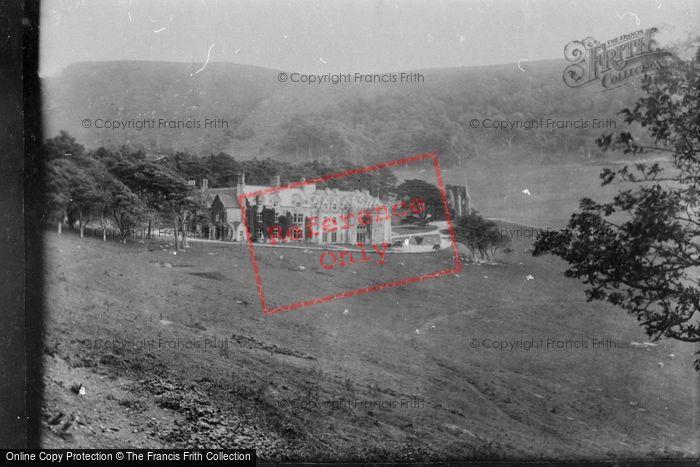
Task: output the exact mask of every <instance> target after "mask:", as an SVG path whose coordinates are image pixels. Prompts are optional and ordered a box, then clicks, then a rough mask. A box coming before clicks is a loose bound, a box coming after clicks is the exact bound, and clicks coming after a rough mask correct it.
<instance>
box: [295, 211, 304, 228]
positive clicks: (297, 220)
mask: <svg viewBox="0 0 700 467" xmlns="http://www.w3.org/2000/svg"><path fill="white" fill-rule="evenodd" d="M294 223H295V224H298V225H301V224H303V223H304V214H302V213H298V212H295V213H294Z"/></svg>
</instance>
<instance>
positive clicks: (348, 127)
mask: <svg viewBox="0 0 700 467" xmlns="http://www.w3.org/2000/svg"><path fill="white" fill-rule="evenodd" d="M564 67H565V63H564V62H563V61H558V60H557V61H542V62H528V63H525V64H524V69H525V71H521V70H519V69H518V68H517V67H516V66H515V64H511V65H498V66H485V67H471V68H450V69H433V70H421V71H420V73H422V74H423V75H424V81H423V82H420V83H413V84H409V83H405V84H401V83H394V84H387V83H374V84H368V83H352V82H351V83H339V84H337V85H332V84H322V85H319V84H312V85H308V84H302V83H291V82H289V81H288V82H286V83H281V82H279V81H278V74H279V73H280V72H279V70H271V69H265V68H260V67H254V66H248V65H237V64H231V63H210V64H208V65H207V67H206V68H205V69H204V70H203V71H201V72H199V73H195V72H196V71H197V69H199V68H200V65H199V64H197V65H195V64H186V63H166V62H138V61H118V62H85V63H78V64H74V65H71V66H69V67H68V68H66V69H65V70H64V71H63V72H62V73H61V74H60V75H58V76H55V77H49V78H45V79H44V82H43V88H44V107H45V116H46V120H45V126H46V136H47V137H49V136H53V135H55V134H57V133H58V132H59V131H60V130H66V131H68V132H69V133H70V134H72V135H73V136H75V137H76V138H77V140H78V141H80V142H82V143H84V144H85V145H86V146H87V147H89V148H96V147H99V146H107V147H120V146H122V145H127V146H131V147H136V148H144V149H146V150H148V151H157V152H174V151H188V152H191V153H196V154H200V155H207V154H210V153H213V154H216V153H218V152H220V151H223V152H227V153H229V154H231V155H233V156H234V157H236V158H237V159H249V158H252V157H267V156H269V157H273V158H277V159H280V160H312V159H318V160H331V161H338V160H343V161H352V162H354V163H358V164H359V163H364V162H372V161H380V160H381V161H383V160H390V159H392V158H399V157H405V156H406V155H407V154H416V153H420V152H425V151H438V152H439V153H440V154H441V157H442V160H443V161H444V163H445V164H451V163H459V161H461V160H464V159H468V158H477V159H478V158H483V159H488V160H489V161H491V162H493V161H494V160H495V161H501V162H504V163H512V162H513V161H514V160H515V161H516V162H530V163H532V162H536V163H553V162H559V161H562V160H566V161H569V162H572V161H584V160H585V161H587V160H589V158H590V157H591V156H596V155H598V156H600V154H597V152H596V149H595V147H594V144H593V140H594V139H595V138H596V137H597V136H599V135H600V134H601V132H602V130H601V129H600V128H597V129H594V128H590V127H589V128H568V129H557V128H543V129H531V128H510V129H508V128H505V129H492V128H491V129H487V128H483V124H482V125H480V127H479V128H476V129H475V128H472V127H471V126H470V123H471V121H472V120H473V119H477V120H479V121H480V122H483V120H484V119H490V120H495V121H500V120H517V121H532V120H536V121H539V120H541V119H544V120H546V119H547V118H550V119H553V120H562V121H572V122H574V121H581V120H582V119H584V120H587V121H590V120H591V119H593V118H595V119H599V120H605V119H613V120H617V123H618V128H620V127H621V126H622V121H621V120H619V119H617V116H616V113H617V112H618V111H619V110H620V109H621V108H623V107H625V106H628V105H631V104H632V102H633V100H634V94H635V89H634V88H633V87H631V86H628V87H626V88H621V89H618V90H615V91H611V92H606V93H602V92H600V89H598V88H595V86H590V87H587V88H583V89H571V88H568V87H567V86H565V85H564V83H563V82H562V79H561V76H562V71H563V69H564ZM86 118H87V119H90V120H91V121H93V122H94V121H95V120H96V119H104V120H124V121H129V120H143V119H152V118H156V119H158V118H163V119H165V120H168V121H173V120H175V121H177V120H180V121H187V120H192V121H194V120H199V121H203V119H205V118H209V119H224V120H226V121H227V122H228V128H223V129H222V128H215V129H205V128H198V129H183V128H180V129H168V128H165V129H136V128H127V129H120V130H111V129H99V128H95V125H94V124H93V125H92V126H91V127H90V128H84V127H83V126H82V124H81V122H82V121H83V119H86Z"/></svg>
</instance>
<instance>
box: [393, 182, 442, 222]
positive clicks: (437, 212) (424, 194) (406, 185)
mask: <svg viewBox="0 0 700 467" xmlns="http://www.w3.org/2000/svg"><path fill="white" fill-rule="evenodd" d="M396 194H397V196H398V197H399V198H400V199H401V200H403V201H405V202H406V203H410V202H411V201H412V200H415V199H418V198H420V199H422V200H423V201H424V202H425V207H426V209H424V210H423V212H421V213H420V214H419V216H418V217H419V219H420V220H421V221H422V222H426V221H427V220H428V216H430V220H442V219H445V209H444V206H443V203H442V196H441V195H440V190H439V189H438V187H436V186H435V185H432V184H430V183H428V182H424V181H423V180H418V179H412V180H406V181H405V182H403V183H402V184H401V185H399V186H398V188H396Z"/></svg>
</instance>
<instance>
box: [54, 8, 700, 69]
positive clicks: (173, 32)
mask: <svg viewBox="0 0 700 467" xmlns="http://www.w3.org/2000/svg"><path fill="white" fill-rule="evenodd" d="M699 14H700V0H641V1H640V0H629V1H628V0H619V1H610V0H607V1H606V0H596V1H585V0H579V1H563V0H541V1H540V0H524V1H516V0H497V1H484V0H482V1H473V0H342V1H340V0H221V1H218V0H179V1H162V0H147V1H140V0H103V1H89V2H87V1H85V0H50V1H45V2H43V4H42V18H41V19H42V21H41V65H40V74H41V75H42V76H47V75H53V74H56V73H58V72H60V71H61V70H62V69H63V68H65V67H66V66H68V65H70V64H71V63H75V62H82V61H107V60H160V61H177V62H191V63H202V64H203V63H204V62H205V61H206V59H207V53H208V52H209V51H210V53H209V59H210V61H211V62H233V63H242V64H250V65H259V66H263V67H268V68H274V69H280V70H285V71H290V72H293V71H298V72H305V73H311V72H313V73H323V72H361V73H372V72H386V71H401V70H415V69H427V68H436V67H451V66H470V65H488V64H496V63H513V62H516V61H517V60H519V59H527V60H542V59H552V58H563V48H564V46H565V45H566V43H568V42H570V41H572V40H575V39H583V38H584V37H587V36H592V37H594V38H595V39H598V40H601V41H606V40H608V39H611V38H613V37H615V36H618V35H620V34H625V33H629V32H632V31H635V30H638V29H644V28H648V27H652V26H656V27H659V28H661V29H662V30H663V31H664V34H666V35H670V36H671V37H673V38H680V37H686V35H687V34H688V33H691V32H695V34H698V35H700V16H699ZM212 44H214V45H213V47H212ZM523 63H524V62H523Z"/></svg>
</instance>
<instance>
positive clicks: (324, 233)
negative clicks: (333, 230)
mask: <svg viewBox="0 0 700 467" xmlns="http://www.w3.org/2000/svg"><path fill="white" fill-rule="evenodd" d="M322 237H323V243H326V242H327V241H328V232H326V231H325V230H324V231H323V235H322Z"/></svg>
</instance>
